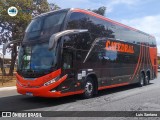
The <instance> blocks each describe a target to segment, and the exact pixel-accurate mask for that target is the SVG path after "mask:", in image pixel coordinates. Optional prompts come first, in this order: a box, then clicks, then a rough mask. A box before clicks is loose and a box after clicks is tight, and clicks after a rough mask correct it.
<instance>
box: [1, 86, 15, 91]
mask: <svg viewBox="0 0 160 120" xmlns="http://www.w3.org/2000/svg"><path fill="white" fill-rule="evenodd" d="M15 89H16V86H12V87H2V88H0V91H8V90H15Z"/></svg>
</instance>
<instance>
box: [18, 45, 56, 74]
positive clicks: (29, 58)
mask: <svg viewBox="0 0 160 120" xmlns="http://www.w3.org/2000/svg"><path fill="white" fill-rule="evenodd" d="M55 58H56V57H55V51H54V50H51V51H49V50H48V43H45V44H44V43H43V44H36V45H32V46H22V47H21V48H20V51H19V59H18V72H20V73H21V74H23V76H24V77H25V76H27V77H39V76H41V75H44V74H45V73H46V74H47V73H49V72H51V71H52V70H53V68H54V67H55V63H56V59H55ZM33 75H34V76H33Z"/></svg>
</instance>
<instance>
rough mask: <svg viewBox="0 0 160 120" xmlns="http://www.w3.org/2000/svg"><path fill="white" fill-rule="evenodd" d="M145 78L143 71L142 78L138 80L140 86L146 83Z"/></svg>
mask: <svg viewBox="0 0 160 120" xmlns="http://www.w3.org/2000/svg"><path fill="white" fill-rule="evenodd" d="M144 80H145V76H144V74H143V73H141V75H140V78H139V82H138V86H139V87H142V86H143V85H144Z"/></svg>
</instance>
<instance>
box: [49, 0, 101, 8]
mask: <svg viewBox="0 0 160 120" xmlns="http://www.w3.org/2000/svg"><path fill="white" fill-rule="evenodd" d="M48 2H49V3H55V4H57V5H59V6H60V7H61V8H83V9H89V8H90V9H96V8H98V7H100V6H103V0H102V2H97V1H96V2H95V1H94V0H93V1H92V0H54V1H53V0H48Z"/></svg>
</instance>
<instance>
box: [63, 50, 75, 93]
mask: <svg viewBox="0 0 160 120" xmlns="http://www.w3.org/2000/svg"><path fill="white" fill-rule="evenodd" d="M74 56H75V51H74V50H72V49H70V48H63V53H62V73H63V75H66V74H67V75H68V76H67V79H66V80H65V81H64V82H63V84H62V85H61V90H62V92H63V91H64V92H69V91H73V90H74V84H75V75H76V74H75V65H74V59H75V57H74Z"/></svg>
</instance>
